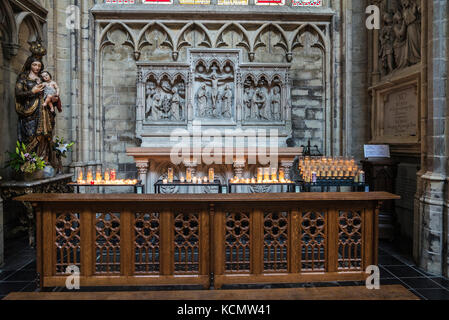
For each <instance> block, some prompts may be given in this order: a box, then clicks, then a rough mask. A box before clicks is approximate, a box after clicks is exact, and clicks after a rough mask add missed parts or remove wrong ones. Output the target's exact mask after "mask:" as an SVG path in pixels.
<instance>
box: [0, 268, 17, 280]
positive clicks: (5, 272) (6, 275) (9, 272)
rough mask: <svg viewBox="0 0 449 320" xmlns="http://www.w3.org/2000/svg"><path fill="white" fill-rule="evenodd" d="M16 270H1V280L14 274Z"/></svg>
mask: <svg viewBox="0 0 449 320" xmlns="http://www.w3.org/2000/svg"><path fill="white" fill-rule="evenodd" d="M15 272H16V271H15V270H9V271H2V272H0V281H5V280H6V279H8V278H9V277H10V276H12V275H13V274H14V273H15Z"/></svg>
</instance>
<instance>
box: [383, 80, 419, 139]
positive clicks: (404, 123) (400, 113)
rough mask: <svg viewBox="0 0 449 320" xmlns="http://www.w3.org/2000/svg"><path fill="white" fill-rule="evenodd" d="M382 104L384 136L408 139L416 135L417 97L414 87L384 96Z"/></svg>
mask: <svg viewBox="0 0 449 320" xmlns="http://www.w3.org/2000/svg"><path fill="white" fill-rule="evenodd" d="M384 97H385V102H384V115H385V116H384V135H385V136H387V137H401V138H409V137H416V136H417V133H418V96H417V93H416V87H415V86H409V87H406V88H403V89H400V90H398V91H394V92H391V93H390V94H386V95H385V96H384Z"/></svg>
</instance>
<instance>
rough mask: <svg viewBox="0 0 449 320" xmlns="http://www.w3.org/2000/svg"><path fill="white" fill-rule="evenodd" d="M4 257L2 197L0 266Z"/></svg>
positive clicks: (0, 203)
mask: <svg viewBox="0 0 449 320" xmlns="http://www.w3.org/2000/svg"><path fill="white" fill-rule="evenodd" d="M4 261H5V259H4V242H3V199H2V198H0V267H1V266H2V265H3V263H4Z"/></svg>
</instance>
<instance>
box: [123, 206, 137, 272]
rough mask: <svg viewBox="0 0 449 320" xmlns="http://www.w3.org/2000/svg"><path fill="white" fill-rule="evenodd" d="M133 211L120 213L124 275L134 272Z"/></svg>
mask: <svg viewBox="0 0 449 320" xmlns="http://www.w3.org/2000/svg"><path fill="white" fill-rule="evenodd" d="M132 220H133V219H132V217H131V211H129V210H124V211H123V212H122V213H121V215H120V231H121V233H120V271H121V275H122V276H130V275H132V274H133V273H134V259H133V255H132V251H133V248H134V243H133V237H132V231H133V228H132Z"/></svg>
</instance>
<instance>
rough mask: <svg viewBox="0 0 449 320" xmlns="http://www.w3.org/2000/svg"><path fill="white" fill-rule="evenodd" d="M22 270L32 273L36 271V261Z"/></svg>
mask: <svg viewBox="0 0 449 320" xmlns="http://www.w3.org/2000/svg"><path fill="white" fill-rule="evenodd" d="M21 270H26V271H28V270H30V271H36V261H32V262H30V263H29V264H27V265H26V266H25V267H23V268H22V269H21Z"/></svg>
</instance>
